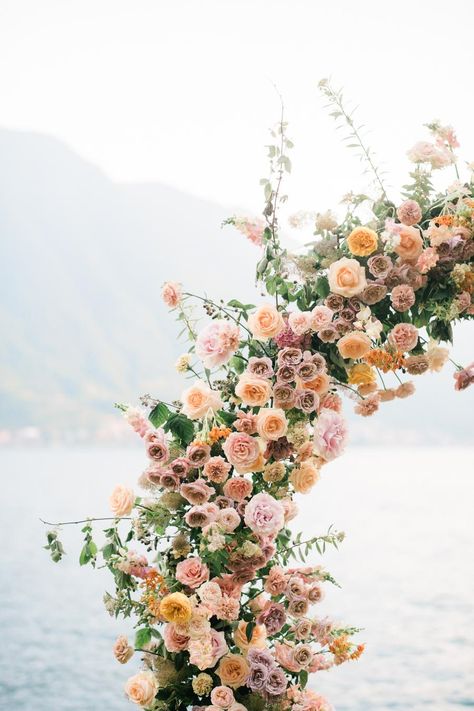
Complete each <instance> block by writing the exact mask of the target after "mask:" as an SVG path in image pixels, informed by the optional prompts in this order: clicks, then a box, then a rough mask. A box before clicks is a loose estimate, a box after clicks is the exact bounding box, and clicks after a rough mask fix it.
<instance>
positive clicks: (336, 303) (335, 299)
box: [324, 294, 344, 312]
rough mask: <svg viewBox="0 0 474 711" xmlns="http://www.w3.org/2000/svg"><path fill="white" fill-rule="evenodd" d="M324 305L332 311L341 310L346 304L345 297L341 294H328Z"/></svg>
mask: <svg viewBox="0 0 474 711" xmlns="http://www.w3.org/2000/svg"><path fill="white" fill-rule="evenodd" d="M324 305H325V306H327V307H328V309H331V311H334V312H337V311H340V310H341V309H342V308H343V306H344V299H343V298H342V296H340V295H339V294H328V295H327V296H326V298H325V300H324Z"/></svg>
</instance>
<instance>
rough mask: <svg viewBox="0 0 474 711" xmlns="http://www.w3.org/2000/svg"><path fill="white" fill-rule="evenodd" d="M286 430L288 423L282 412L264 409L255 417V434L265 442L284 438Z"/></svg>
mask: <svg viewBox="0 0 474 711" xmlns="http://www.w3.org/2000/svg"><path fill="white" fill-rule="evenodd" d="M287 430H288V422H287V419H286V416H285V413H284V411H283V410H280V409H278V408H271V407H264V408H262V409H261V410H260V411H259V413H258V415H257V432H258V434H259V435H260V437H262V438H263V439H265V440H268V439H273V440H277V439H279V438H280V437H284V436H285V435H286V433H287Z"/></svg>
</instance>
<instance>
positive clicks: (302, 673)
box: [300, 669, 308, 689]
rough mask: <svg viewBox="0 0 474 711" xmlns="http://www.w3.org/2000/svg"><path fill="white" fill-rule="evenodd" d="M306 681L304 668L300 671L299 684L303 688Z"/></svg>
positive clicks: (306, 674)
mask: <svg viewBox="0 0 474 711" xmlns="http://www.w3.org/2000/svg"><path fill="white" fill-rule="evenodd" d="M307 683H308V672H307V671H306V669H303V671H301V672H300V684H301V686H302V687H303V689H304V688H305V686H306V684H307Z"/></svg>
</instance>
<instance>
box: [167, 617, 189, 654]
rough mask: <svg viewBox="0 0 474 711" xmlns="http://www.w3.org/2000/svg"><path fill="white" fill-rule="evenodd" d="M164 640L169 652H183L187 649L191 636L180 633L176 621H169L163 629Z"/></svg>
mask: <svg viewBox="0 0 474 711" xmlns="http://www.w3.org/2000/svg"><path fill="white" fill-rule="evenodd" d="M163 640H164V643H165V647H166V649H167V650H168V652H182V651H183V650H185V649H187V646H188V642H189V637H188V636H187V635H184V634H181V633H179V632H178V631H177V629H176V625H175V624H174V622H168V623H167V624H165V626H164V629H163Z"/></svg>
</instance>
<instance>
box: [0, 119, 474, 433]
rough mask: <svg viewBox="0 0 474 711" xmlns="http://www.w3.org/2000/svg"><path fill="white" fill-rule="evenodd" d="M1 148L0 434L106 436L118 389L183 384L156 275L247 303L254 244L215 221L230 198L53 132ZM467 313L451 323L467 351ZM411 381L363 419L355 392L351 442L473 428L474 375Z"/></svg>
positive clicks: (167, 393) (155, 389)
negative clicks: (124, 170)
mask: <svg viewBox="0 0 474 711" xmlns="http://www.w3.org/2000/svg"><path fill="white" fill-rule="evenodd" d="M0 156H1V161H0V289H1V299H0V328H1V333H2V338H1V341H0V442H1V440H2V435H1V430H3V431H4V432H5V430H9V431H12V430H17V429H21V428H23V429H24V428H28V427H31V428H35V429H34V431H35V432H36V431H37V429H38V428H39V429H40V430H41V432H42V433H43V436H44V437H46V438H47V439H61V440H63V439H64V438H68V437H69V438H71V437H72V438H73V439H80V438H84V439H87V438H90V437H91V436H92V435H94V436H97V432H98V431H99V432H102V433H104V431H105V434H107V435H111V434H113V432H114V427H115V425H114V423H117V422H120V418H119V417H117V413H116V412H115V411H114V409H113V403H114V402H115V401H119V402H136V401H137V399H138V397H139V396H140V395H141V394H143V393H146V392H149V393H151V394H152V395H157V396H159V397H161V398H162V399H165V400H169V399H175V398H176V397H177V396H179V393H180V391H181V389H182V387H183V380H182V376H178V375H177V374H175V373H174V369H173V363H174V361H175V359H176V357H177V356H178V355H179V354H180V353H181V352H182V351H183V350H184V347H185V344H184V343H183V342H180V341H178V340H177V338H176V335H177V334H178V332H179V330H180V328H179V325H178V324H176V323H174V321H173V316H170V314H169V313H168V311H167V309H166V307H164V305H163V304H162V303H161V299H160V288H161V284H162V283H163V281H165V280H167V279H172V280H177V281H181V282H182V283H183V284H185V286H186V289H187V290H188V291H191V292H192V291H194V292H195V293H200V294H202V293H203V292H205V293H207V294H208V295H209V296H214V297H215V298H216V299H219V298H221V297H222V298H224V299H229V298H232V297H234V298H235V297H238V298H240V299H242V300H247V301H248V300H251V301H253V302H254V303H255V299H256V298H257V299H258V298H259V297H258V294H256V290H255V288H254V286H253V274H254V264H255V260H256V257H257V254H256V251H255V247H254V246H253V245H251V244H250V243H249V242H247V241H246V240H245V239H243V238H242V237H240V235H238V234H237V233H236V232H235V231H233V230H232V229H230V228H229V229H227V230H221V229H220V224H221V222H222V220H223V219H224V218H225V217H228V216H229V214H232V210H230V209H228V208H225V207H222V206H220V205H216V204H213V203H211V202H206V201H205V200H201V199H199V198H196V197H194V196H192V195H188V194H185V193H182V192H180V191H178V190H175V189H173V188H170V187H167V186H165V185H161V184H133V185H132V184H118V183H115V182H113V181H112V180H110V179H109V178H108V177H107V176H106V175H105V174H104V173H103V172H102V171H101V170H99V169H98V168H97V167H95V166H94V165H91V164H90V163H88V162H86V161H84V160H83V159H82V158H81V157H80V156H78V155H77V154H76V153H74V152H73V151H72V150H71V149H69V148H68V147H67V146H65V145H64V144H63V143H61V142H60V141H58V140H56V139H54V138H51V137H47V136H44V135H39V134H33V133H22V132H16V131H8V130H0ZM469 326H470V324H464V325H463V326H462V327H460V328H458V329H457V332H456V349H455V355H456V356H457V358H458V360H460V361H461V362H464V363H465V364H466V363H467V362H470V361H471V360H472V346H471V344H472V336H471V332H470V331H468V329H469ZM387 377H388V378H389V376H387ZM389 384H391V383H390V381H389ZM416 384H417V389H418V391H419V392H418V393H417V396H415V397H414V398H412V399H411V401H410V403H409V405H408V404H407V403H406V402H402V401H397V402H392V403H387V404H386V405H385V406H384V407H383V412H381V413H379V414H378V415H377V416H375V417H372V418H369V419H366V420H364V419H361V418H354V417H353V416H352V415H351V412H350V411H351V409H352V408H351V404H350V402H349V403H348V404H347V405H348V406H347V407H346V411H348V415H349V417H350V419H351V420H352V422H351V426H352V431H353V435H352V439H353V441H355V442H360V443H367V442H370V443H374V442H375V443H379V444H394V443H403V444H408V443H413V444H420V443H445V444H449V443H451V442H469V441H471V438H472V435H471V424H470V423H471V421H472V416H471V412H472V407H473V400H474V397H473V395H474V388H472V389H471V390H470V391H466V392H464V393H455V392H454V391H453V387H452V375H451V374H450V372H446V373H443V374H441V375H429V376H424V377H422V378H419V379H418V380H417V381H416Z"/></svg>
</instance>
